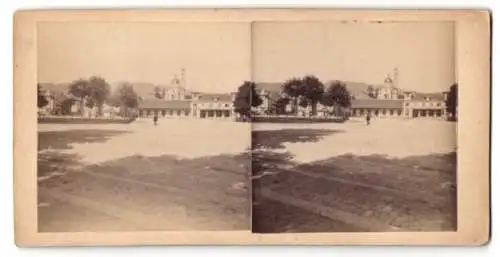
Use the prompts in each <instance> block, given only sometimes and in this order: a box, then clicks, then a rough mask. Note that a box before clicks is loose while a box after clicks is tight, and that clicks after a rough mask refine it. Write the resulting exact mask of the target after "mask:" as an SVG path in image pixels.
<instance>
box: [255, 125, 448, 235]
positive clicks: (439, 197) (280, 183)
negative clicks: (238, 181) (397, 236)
mask: <svg viewBox="0 0 500 257" xmlns="http://www.w3.org/2000/svg"><path fill="white" fill-rule="evenodd" d="M295 132H298V133H294V130H277V131H258V132H256V133H253V134H255V135H256V137H254V139H256V140H254V141H256V142H254V146H259V147H263V148H264V149H262V148H257V147H255V148H254V151H253V153H252V173H253V178H252V187H253V188H252V189H253V190H252V192H253V195H252V197H253V205H252V231H253V232H255V233H281V232H294V233H301V232H360V231H361V232H372V231H378V232H385V231H389V229H392V228H394V227H397V228H398V230H400V231H454V230H456V226H457V220H456V219H457V209H456V201H457V200H456V196H457V195H456V162H457V156H456V153H455V152H452V153H447V154H429V155H423V156H411V157H406V158H397V159H394V158H388V157H387V156H383V155H370V156H356V155H352V154H348V155H342V156H335V157H332V158H328V159H325V160H321V161H317V162H312V163H307V164H299V163H295V162H294V161H293V159H292V156H290V154H288V153H287V152H274V151H272V150H273V149H279V148H283V142H300V140H304V141H306V140H310V141H317V140H319V139H320V138H321V136H322V135H325V134H327V133H328V132H325V131H307V130H298V131H295ZM308 132H310V133H309V134H308ZM330 133H335V132H330ZM265 147H267V148H271V149H267V150H266V148H265ZM332 147H335V146H332ZM340 147H341V146H340ZM257 149H258V150H257ZM372 224H374V225H373V226H372Z"/></svg>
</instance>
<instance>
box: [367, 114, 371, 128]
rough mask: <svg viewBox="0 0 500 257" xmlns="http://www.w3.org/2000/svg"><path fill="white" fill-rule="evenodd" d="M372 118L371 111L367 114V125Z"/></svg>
mask: <svg viewBox="0 0 500 257" xmlns="http://www.w3.org/2000/svg"><path fill="white" fill-rule="evenodd" d="M370 119H371V115H370V113H368V114H367V115H366V126H370Z"/></svg>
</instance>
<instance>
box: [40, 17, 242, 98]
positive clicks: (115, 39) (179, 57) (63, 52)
mask: <svg viewBox="0 0 500 257" xmlns="http://www.w3.org/2000/svg"><path fill="white" fill-rule="evenodd" d="M38 26H39V27H38V67H39V69H38V76H39V77H38V81H39V82H53V83H59V82H62V83H64V82H71V81H73V80H75V79H78V78H81V77H83V78H86V77H89V76H92V75H100V76H103V77H104V78H105V79H106V80H107V81H109V82H110V83H116V82H123V81H129V82H145V83H154V84H164V85H168V84H169V83H170V81H171V80H172V78H173V75H174V74H175V73H179V72H180V70H181V68H185V69H186V80H187V84H188V88H189V89H191V90H199V91H206V92H229V91H235V90H236V89H237V87H238V86H239V85H241V84H242V82H243V81H244V80H248V79H250V76H251V70H250V67H251V59H250V55H251V49H250V47H251V39H250V35H251V32H250V24H249V23H227V22H225V23H175V22H169V23H167V22H163V23H160V22H157V23H152V22H149V23H146V22H143V23H137V22H135V23H124V22H116V23H112V22H108V23H103V22H100V23H89V22H85V23H83V22H82V23H77V22H50V23H40V24H39V25H38Z"/></svg>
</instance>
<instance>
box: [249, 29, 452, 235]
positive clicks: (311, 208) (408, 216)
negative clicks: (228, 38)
mask: <svg viewBox="0 0 500 257" xmlns="http://www.w3.org/2000/svg"><path fill="white" fill-rule="evenodd" d="M252 28H253V30H252V33H253V34H252V40H253V46H254V49H253V67H252V69H253V75H254V77H253V78H254V80H255V81H256V87H257V90H258V95H259V98H258V99H259V101H260V102H262V104H260V105H258V106H257V107H256V109H255V116H254V122H253V123H252V173H253V192H254V197H253V207H252V208H253V227H252V231H254V232H262V233H264V232H360V231H378V232H380V231H382V232H385V231H409V230H414V231H441V230H449V231H452V230H455V229H456V216H457V213H456V147H457V135H456V130H457V126H456V106H457V101H456V99H457V86H458V85H457V80H456V76H455V58H454V56H455V47H454V43H455V40H454V34H455V32H454V31H455V28H454V23H453V22H411V23H409V22H257V23H254V24H253V27H252ZM277 42H287V44H278V43H277ZM261 99H262V100H261Z"/></svg>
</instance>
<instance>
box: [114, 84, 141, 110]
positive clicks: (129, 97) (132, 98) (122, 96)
mask: <svg viewBox="0 0 500 257" xmlns="http://www.w3.org/2000/svg"><path fill="white" fill-rule="evenodd" d="M116 98H117V100H118V102H119V104H120V106H122V107H123V108H124V109H125V116H128V110H129V109H130V108H136V107H137V106H138V104H139V96H138V95H137V93H136V92H135V90H134V86H133V85H132V84H130V83H124V84H122V85H121V86H120V87H119V88H118V90H117V95H116Z"/></svg>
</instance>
